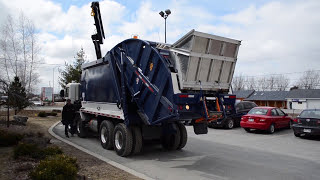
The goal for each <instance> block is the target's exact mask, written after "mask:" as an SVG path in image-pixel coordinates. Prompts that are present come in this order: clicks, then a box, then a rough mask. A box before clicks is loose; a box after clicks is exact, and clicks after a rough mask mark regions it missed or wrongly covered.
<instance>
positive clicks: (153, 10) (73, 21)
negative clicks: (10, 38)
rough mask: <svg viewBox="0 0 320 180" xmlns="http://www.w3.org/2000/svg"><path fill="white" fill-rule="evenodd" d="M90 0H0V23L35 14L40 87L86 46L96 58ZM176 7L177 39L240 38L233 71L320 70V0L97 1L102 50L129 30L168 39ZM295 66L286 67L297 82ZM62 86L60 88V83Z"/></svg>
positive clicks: (170, 40) (173, 32)
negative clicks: (195, 34)
mask: <svg viewBox="0 0 320 180" xmlns="http://www.w3.org/2000/svg"><path fill="white" fill-rule="evenodd" d="M90 4H91V1H87V0H68V1H67V0H52V1H49V0H0V9H1V11H0V26H1V25H2V24H3V21H4V20H5V18H6V17H7V15H8V14H11V15H17V14H19V13H18V12H20V11H23V12H24V14H25V15H26V16H27V17H29V18H30V19H32V20H33V22H34V24H35V26H36V28H37V31H38V32H39V33H38V38H39V40H40V41H41V44H42V52H41V56H42V57H43V58H44V60H45V62H46V63H47V64H61V65H62V66H60V67H58V66H53V65H41V66H40V67H41V69H40V75H41V82H40V84H39V90H40V87H41V86H48V85H49V81H51V83H52V79H53V68H54V67H55V87H58V83H57V79H58V68H60V69H61V68H63V64H64V62H65V61H66V62H72V61H73V57H74V56H75V54H76V52H77V51H79V50H80V48H81V47H83V48H84V50H85V52H86V54H87V59H88V60H89V61H91V60H94V58H95V52H94V46H93V44H92V41H91V35H92V34H93V33H94V32H95V27H94V26H93V23H94V20H93V18H92V17H91V16H90V13H91V8H90ZM168 8H169V9H171V11H172V14H171V15H170V16H169V17H168V19H167V42H168V43H174V42H175V41H176V40H178V39H179V38H180V37H181V36H183V35H184V34H185V33H187V32H189V31H190V30H191V29H196V30H197V31H202V32H206V33H210V34H214V35H219V36H225V37H229V38H233V39H237V40H242V45H241V46H240V50H239V55H238V63H237V65H236V71H235V74H236V75H238V74H243V75H248V76H261V75H266V74H275V73H276V74H283V73H292V72H302V71H306V70H309V69H313V70H320V63H319V56H320V36H319V32H320V1H319V0H282V1H266V0H255V1H253V0H241V1H239V0H224V1H221V0H189V1H188V0H162V1H156V0H145V1H134V0H119V1H111V0H104V1H100V9H101V14H102V21H103V25H104V29H105V34H106V39H105V43H104V44H103V45H102V52H103V54H105V53H106V52H107V51H108V50H109V49H111V48H112V47H113V46H114V45H116V44H117V43H119V42H121V41H122V40H125V39H127V38H130V37H132V35H133V34H137V35H139V38H141V39H145V40H151V41H159V42H164V20H163V19H162V17H161V16H160V15H159V12H160V11H161V10H165V9H168ZM298 75H300V74H297V73H293V74H288V76H289V77H291V80H292V81H295V80H296V79H297V77H298ZM56 90H57V91H58V88H56Z"/></svg>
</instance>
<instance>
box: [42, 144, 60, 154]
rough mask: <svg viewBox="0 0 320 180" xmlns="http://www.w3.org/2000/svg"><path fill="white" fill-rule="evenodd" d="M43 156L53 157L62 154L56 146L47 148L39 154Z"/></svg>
mask: <svg viewBox="0 0 320 180" xmlns="http://www.w3.org/2000/svg"><path fill="white" fill-rule="evenodd" d="M41 153H42V154H43V155H44V156H53V155H57V154H62V150H61V148H60V147H58V146H51V147H47V148H45V149H43V150H42V152H41Z"/></svg>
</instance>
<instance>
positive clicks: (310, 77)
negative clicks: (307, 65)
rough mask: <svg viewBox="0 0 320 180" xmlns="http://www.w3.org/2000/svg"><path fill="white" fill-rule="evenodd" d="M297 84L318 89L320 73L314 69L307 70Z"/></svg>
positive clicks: (300, 86)
mask: <svg viewBox="0 0 320 180" xmlns="http://www.w3.org/2000/svg"><path fill="white" fill-rule="evenodd" d="M297 84H298V86H299V88H301V89H316V88H317V86H319V85H320V73H319V72H318V71H313V70H309V71H306V72H304V73H303V75H302V76H301V77H300V79H299V80H298V82H297Z"/></svg>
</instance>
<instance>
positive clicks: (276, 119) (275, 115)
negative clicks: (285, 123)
mask: <svg viewBox="0 0 320 180" xmlns="http://www.w3.org/2000/svg"><path fill="white" fill-rule="evenodd" d="M271 119H272V123H274V126H275V128H279V127H281V123H280V122H279V115H278V112H277V110H276V109H271Z"/></svg>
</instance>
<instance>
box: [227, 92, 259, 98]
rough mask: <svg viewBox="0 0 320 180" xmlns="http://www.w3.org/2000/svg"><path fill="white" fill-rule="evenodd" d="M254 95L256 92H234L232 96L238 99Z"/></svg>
mask: <svg viewBox="0 0 320 180" xmlns="http://www.w3.org/2000/svg"><path fill="white" fill-rule="evenodd" d="M253 93H254V90H239V91H234V92H233V93H232V94H234V95H236V97H237V98H248V97H249V96H250V95H251V94H253Z"/></svg>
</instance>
